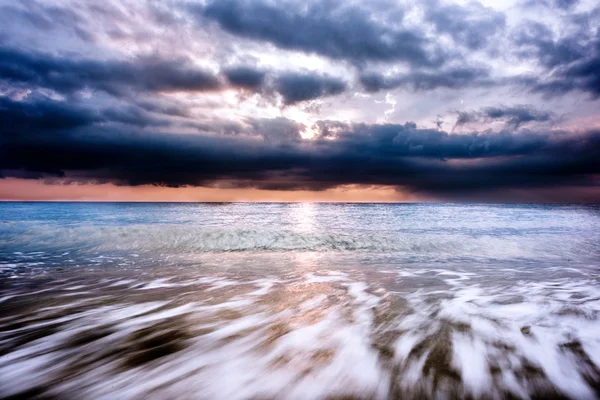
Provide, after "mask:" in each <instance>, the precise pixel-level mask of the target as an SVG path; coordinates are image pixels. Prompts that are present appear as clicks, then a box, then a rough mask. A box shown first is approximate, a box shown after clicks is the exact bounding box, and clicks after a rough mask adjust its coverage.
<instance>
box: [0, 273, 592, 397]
mask: <svg viewBox="0 0 600 400" xmlns="http://www.w3.org/2000/svg"><path fill="white" fill-rule="evenodd" d="M421 272H423V273H418V274H413V275H415V276H417V277H418V276H421V275H428V276H436V275H438V276H442V277H444V276H450V277H455V276H456V277H458V279H457V280H455V281H453V282H452V285H450V286H449V288H448V289H445V290H427V289H418V290H414V289H413V290H404V291H398V290H396V291H392V290H388V289H386V288H383V287H380V286H377V285H376V284H375V285H374V284H373V283H369V282H368V281H366V280H365V279H364V276H362V274H361V273H360V272H352V271H346V272H341V271H335V270H323V271H319V272H309V273H305V274H301V275H298V274H291V275H288V276H281V277H278V278H273V279H271V278H260V279H254V280H245V281H243V280H237V279H235V278H234V277H231V276H230V277H218V276H214V277H206V278H191V279H190V280H189V281H186V280H182V281H181V282H180V283H179V284H181V285H186V287H187V286H189V289H190V290H189V291H187V292H185V293H187V295H186V296H188V297H189V298H188V297H179V298H178V299H177V300H161V301H144V302H141V303H138V302H137V301H139V300H136V302H135V303H123V304H118V303H114V304H110V305H100V306H93V307H84V308H81V307H82V304H84V303H82V302H79V303H76V304H68V303H67V304H66V305H65V307H62V308H57V307H46V308H45V309H44V310H42V309H40V311H39V312H41V313H42V314H41V315H39V316H31V317H29V318H25V317H22V318H19V319H18V321H21V322H20V324H21V325H22V326H21V325H19V327H16V328H14V329H10V330H3V331H2V332H1V333H0V345H1V346H2V347H3V348H4V347H5V346H10V345H11V343H13V342H12V341H13V340H17V339H18V338H19V337H22V338H25V337H27V335H32V334H33V333H34V332H46V331H47V334H41V333H39V334H36V335H35V337H34V338H33V339H32V340H29V341H26V342H24V343H22V344H21V345H20V346H19V347H15V348H12V349H11V350H10V351H9V352H8V354H7V355H5V356H3V357H2V358H0V396H10V395H16V394H18V393H24V392H25V391H27V390H30V389H32V388H35V387H37V388H47V390H49V392H48V393H53V394H54V395H58V396H59V397H65V396H75V397H86V398H157V399H158V398H165V397H169V396H174V397H177V398H231V399H247V398H261V397H276V398H289V399H304V398H325V397H328V396H354V397H358V398H381V399H383V398H388V397H392V396H396V395H398V394H399V393H402V394H403V397H407V398H423V397H430V398H438V397H440V396H441V397H443V396H446V395H448V394H449V393H454V394H455V395H457V396H459V397H463V396H472V397H474V398H480V397H503V396H504V395H506V394H508V393H510V394H511V395H513V396H515V397H519V398H528V397H530V396H532V395H538V396H540V395H541V396H552V395H553V394H557V393H560V394H562V395H565V396H568V397H571V398H574V399H587V398H594V397H595V396H596V392H595V391H594V389H593V385H597V384H598V383H599V382H600V375H599V374H598V365H599V364H598V363H599V361H600V337H599V336H598V334H597V332H600V321H599V319H598V316H599V313H600V289H598V285H597V283H596V282H595V281H594V280H589V279H583V280H567V279H562V280H561V279H558V280H550V281H538V282H531V281H528V282H526V281H524V282H521V283H517V284H514V285H511V286H501V285H499V286H485V287H484V286H479V285H477V284H470V283H469V282H470V280H469V279H462V278H464V277H471V276H470V275H468V274H467V275H465V274H463V273H461V272H460V271H459V272H456V274H451V271H444V270H441V269H435V270H431V271H429V273H427V272H426V271H421ZM398 275H399V279H400V283H402V282H404V280H405V279H409V277H407V276H406V275H407V274H404V273H402V271H400V272H399V274H398ZM387 276H389V274H382V279H383V278H384V277H387ZM386 279H387V278H386ZM375 281H376V280H375ZM115 282H119V281H118V280H117V281H114V280H109V281H107V282H106V286H107V287H112V288H113V289H112V290H117V288H118V286H114V283H115ZM152 282H154V285H155V287H154V289H153V290H154V291H153V292H152V293H159V292H156V290H160V289H165V286H164V283H168V282H170V280H168V279H166V278H164V279H163V278H161V279H155V280H153V281H151V282H149V283H148V284H152ZM157 282H158V284H157ZM148 284H146V285H145V286H144V287H148ZM194 285H198V286H197V288H196V289H194V287H196V286H194ZM166 288H167V289H170V286H168V285H167V287H166ZM228 288H235V290H233V291H229V290H225V289H228ZM221 289H223V290H225V291H223V290H221ZM119 293H121V292H119ZM126 293H128V292H122V294H120V295H118V296H123V295H124V294H125V296H126V297H125V298H127V295H126ZM129 293H135V291H133V292H129ZM181 296H183V295H181ZM215 296H221V297H219V298H216V297H215ZM117 298H119V297H116V298H115V300H116V299H117ZM184 299H185V301H184V302H183V303H182V301H183V300H184ZM89 300H90V301H92V302H93V301H94V299H93V298H90V299H89ZM90 304H93V303H90ZM69 307H73V312H72V313H68V314H65V312H67V311H68V310H69ZM52 313H56V317H52V315H53V314H52ZM40 317H43V320H40V321H36V318H38V319H39V318H40ZM44 330H46V331H44ZM94 333H96V334H97V336H96V335H94ZM82 335H83V336H82ZM86 335H87V336H86ZM87 337H89V338H88V339H86V338H87ZM76 338H79V339H76ZM78 343H79V344H78ZM149 346H150V347H149ZM110 349H113V353H111V350H110ZM161 352H162V353H161ZM111 354H112V355H111ZM144 354H146V356H144ZM140 357H142V358H140ZM143 357H147V360H146V359H144V358H143ZM82 363H83V364H82ZM77 365H81V366H80V367H78V368H79V370H78V373H77V374H71V373H69V372H68V371H69V370H70V368H73V366H77ZM20 376H27V380H19V379H18V377H20ZM57 377H63V378H60V379H59V380H57V379H58V378H57Z"/></svg>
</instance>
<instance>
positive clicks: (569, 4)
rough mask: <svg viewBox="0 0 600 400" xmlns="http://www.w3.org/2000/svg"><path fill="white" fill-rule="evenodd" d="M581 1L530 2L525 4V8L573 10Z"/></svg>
mask: <svg viewBox="0 0 600 400" xmlns="http://www.w3.org/2000/svg"><path fill="white" fill-rule="evenodd" d="M577 3H579V0H529V1H527V2H525V4H524V6H525V7H551V8H558V9H560V10H571V9H573V8H574V7H575V6H576V5H577Z"/></svg>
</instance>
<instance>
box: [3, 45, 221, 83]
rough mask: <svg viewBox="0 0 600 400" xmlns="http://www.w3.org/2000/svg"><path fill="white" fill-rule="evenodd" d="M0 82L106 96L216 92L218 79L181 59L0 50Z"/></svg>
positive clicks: (8, 48) (5, 48)
mask: <svg viewBox="0 0 600 400" xmlns="http://www.w3.org/2000/svg"><path fill="white" fill-rule="evenodd" d="M0 80H5V81H8V82H12V83H14V84H24V85H29V86H37V87H44V88H49V89H53V90H56V91H58V92H62V93H69V92H74V91H78V90H82V89H92V90H103V91H106V92H107V93H110V94H123V93H124V92H125V91H127V90H136V91H177V90H188V91H192V90H198V91H202V90H216V89H218V88H219V87H220V86H221V83H220V81H219V79H218V77H217V76H216V75H215V74H213V73H212V72H210V71H207V70H204V69H201V68H198V67H196V66H193V65H190V64H189V63H187V62H185V60H171V61H165V60H160V59H156V58H150V57H149V58H143V59H142V58H139V59H135V60H132V61H100V60H92V59H70V58H67V57H58V56H54V55H51V54H44V53H38V52H27V51H25V50H21V49H16V48H11V47H0Z"/></svg>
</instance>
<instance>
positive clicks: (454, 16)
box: [425, 0, 506, 50]
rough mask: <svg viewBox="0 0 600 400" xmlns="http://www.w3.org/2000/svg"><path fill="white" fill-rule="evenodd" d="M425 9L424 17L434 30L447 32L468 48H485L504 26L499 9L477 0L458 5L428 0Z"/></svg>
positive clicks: (503, 17) (503, 18)
mask: <svg viewBox="0 0 600 400" xmlns="http://www.w3.org/2000/svg"><path fill="white" fill-rule="evenodd" d="M425 10H426V11H425V18H426V19H427V20H428V21H430V22H432V23H433V24H434V25H435V27H436V29H437V31H438V32H440V33H445V34H448V35H450V37H452V39H453V40H454V41H455V42H456V43H458V44H460V45H463V46H465V47H467V48H469V49H471V50H480V49H483V48H485V47H486V46H487V45H488V43H489V42H490V40H491V39H492V38H493V37H494V35H496V34H497V33H498V32H500V31H502V30H503V29H504V28H505V26H506V17H505V16H504V14H503V13H501V12H499V11H495V10H494V9H492V8H489V7H484V6H483V5H481V4H480V3H478V2H470V3H468V4H467V5H464V6H461V5H457V4H442V3H440V2H438V1H436V0H432V1H429V2H428V4H427V6H426V7H425Z"/></svg>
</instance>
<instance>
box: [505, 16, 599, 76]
mask: <svg viewBox="0 0 600 400" xmlns="http://www.w3.org/2000/svg"><path fill="white" fill-rule="evenodd" d="M554 36H555V35H554V32H553V31H552V30H551V29H550V28H549V27H548V26H546V25H544V24H542V23H540V22H535V21H527V22H526V23H523V24H522V25H521V26H520V27H519V29H518V32H517V33H516V36H515V40H514V41H515V44H516V45H517V46H518V49H519V55H520V56H521V57H524V58H529V59H536V60H537V61H538V62H539V63H540V64H541V65H543V66H544V67H546V68H554V67H557V66H560V65H564V64H569V63H571V62H573V61H577V60H579V59H581V58H583V57H584V56H585V55H586V53H588V51H589V48H588V46H586V42H588V40H586V38H585V36H583V35H570V36H565V37H561V38H554ZM582 36H583V37H582Z"/></svg>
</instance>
